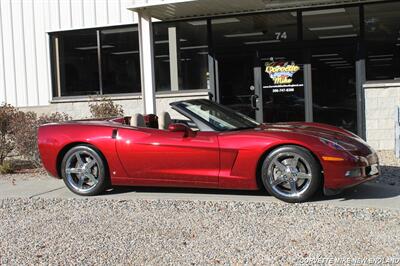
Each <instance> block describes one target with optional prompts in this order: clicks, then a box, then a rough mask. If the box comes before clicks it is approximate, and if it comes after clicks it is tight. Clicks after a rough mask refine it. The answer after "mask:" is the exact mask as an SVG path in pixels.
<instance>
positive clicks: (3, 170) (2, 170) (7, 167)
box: [0, 161, 14, 175]
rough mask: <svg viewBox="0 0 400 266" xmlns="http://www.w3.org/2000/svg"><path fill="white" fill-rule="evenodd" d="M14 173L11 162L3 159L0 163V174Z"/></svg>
mask: <svg viewBox="0 0 400 266" xmlns="http://www.w3.org/2000/svg"><path fill="white" fill-rule="evenodd" d="M12 173H14V166H13V164H12V163H11V162H8V161H4V162H3V163H2V164H0V174H2V175H4V174H12Z"/></svg>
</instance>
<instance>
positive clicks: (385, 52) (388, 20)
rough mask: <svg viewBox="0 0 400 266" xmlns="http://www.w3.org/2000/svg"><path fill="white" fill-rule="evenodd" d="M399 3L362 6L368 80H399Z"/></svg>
mask: <svg viewBox="0 0 400 266" xmlns="http://www.w3.org/2000/svg"><path fill="white" fill-rule="evenodd" d="M398 10H400V3H399V2H397V3H384V4H370V5H365V6H364V12H365V15H364V17H365V21H364V24H365V39H366V42H367V62H366V63H367V64H366V66H367V80H382V79H393V78H398V77H400V17H399V15H398Z"/></svg>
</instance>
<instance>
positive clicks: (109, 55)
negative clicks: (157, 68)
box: [51, 26, 141, 97]
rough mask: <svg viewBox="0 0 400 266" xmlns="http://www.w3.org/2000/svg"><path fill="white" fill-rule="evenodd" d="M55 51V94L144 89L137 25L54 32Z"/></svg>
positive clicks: (109, 92)
mask: <svg viewBox="0 0 400 266" xmlns="http://www.w3.org/2000/svg"><path fill="white" fill-rule="evenodd" d="M98 32H99V34H100V42H101V49H100V50H101V51H100V54H99V49H98V47H99V40H98V38H97V34H98ZM51 51H52V74H53V96H54V97H64V96H85V95H94V94H118V93H135V92H136V93H137V92H140V91H141V86H140V59H139V41H138V31H137V27H136V26H131V27H119V28H109V29H90V30H79V31H68V32H58V33H54V34H51ZM99 58H101V75H100V74H99ZM100 76H101V80H100ZM101 88H102V89H101Z"/></svg>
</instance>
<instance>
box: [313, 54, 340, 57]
mask: <svg viewBox="0 0 400 266" xmlns="http://www.w3.org/2000/svg"><path fill="white" fill-rule="evenodd" d="M338 55H339V54H313V55H312V57H329V56H338Z"/></svg>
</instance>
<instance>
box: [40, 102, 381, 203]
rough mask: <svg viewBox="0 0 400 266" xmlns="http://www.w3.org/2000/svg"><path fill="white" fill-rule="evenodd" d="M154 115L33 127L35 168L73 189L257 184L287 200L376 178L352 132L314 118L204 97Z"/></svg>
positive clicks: (370, 158) (366, 150) (367, 150)
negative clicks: (263, 116) (283, 116)
mask: <svg viewBox="0 0 400 266" xmlns="http://www.w3.org/2000/svg"><path fill="white" fill-rule="evenodd" d="M171 107H172V108H173V109H174V110H176V111H177V112H178V113H180V114H181V115H182V117H181V118H179V119H171V117H170V116H169V114H168V113H162V114H161V115H160V117H159V118H158V120H157V117H155V116H154V115H150V116H146V117H144V116H142V115H140V114H136V115H134V116H132V117H121V118H114V119H106V120H97V121H93V120H86V121H71V122H64V123H58V124H47V125H44V126H41V127H40V128H39V137H38V138H39V140H38V141H39V149H40V154H41V158H42V161H43V164H44V167H45V168H46V169H47V171H48V172H49V173H50V174H51V175H53V176H55V177H59V178H63V179H64V182H65V184H66V185H67V187H68V188H69V189H70V190H71V191H73V192H74V193H76V194H79V195H96V194H99V193H102V192H103V191H104V190H105V189H106V188H108V187H109V186H112V185H128V186H170V187H199V188H200V187H201V188H221V189H243V190H256V189H260V188H265V189H266V190H267V191H268V192H269V193H270V194H272V195H274V196H275V197H277V198H279V199H282V200H284V201H287V202H303V201H306V200H308V199H310V197H312V196H313V195H314V194H315V193H316V192H317V191H318V190H321V191H323V192H324V193H325V194H328V195H332V194H335V193H338V192H340V191H341V190H342V189H344V188H347V187H350V186H354V185H357V184H360V183H362V182H365V181H368V180H371V179H373V178H375V177H377V176H378V174H379V165H378V157H377V155H376V153H375V152H374V150H373V149H372V148H371V147H369V146H368V144H367V143H365V142H364V141H363V140H362V139H361V138H359V137H358V136H356V135H354V134H353V133H351V132H349V131H346V130H344V129H341V128H337V127H333V126H329V125H325V124H318V123H304V122H292V123H277V124H259V123H257V122H256V121H254V120H253V119H251V118H249V117H247V116H245V115H243V114H241V113H238V112H236V111H233V110H231V109H229V108H227V107H224V106H222V105H219V104H217V103H214V102H212V101H208V100H188V101H179V102H174V103H172V104H171Z"/></svg>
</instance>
